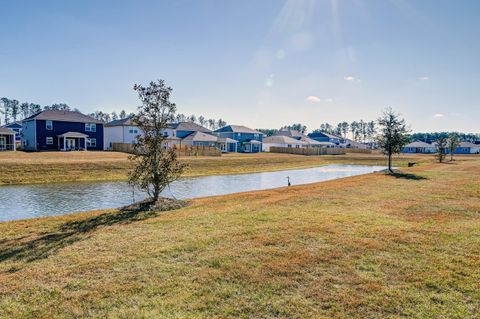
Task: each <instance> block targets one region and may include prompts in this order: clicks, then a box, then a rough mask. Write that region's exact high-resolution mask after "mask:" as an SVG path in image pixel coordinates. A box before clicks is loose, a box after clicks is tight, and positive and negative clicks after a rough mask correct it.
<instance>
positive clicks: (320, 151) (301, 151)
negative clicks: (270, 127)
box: [270, 146, 345, 155]
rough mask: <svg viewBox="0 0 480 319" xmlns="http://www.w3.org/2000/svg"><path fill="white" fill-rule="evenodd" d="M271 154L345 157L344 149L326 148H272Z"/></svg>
mask: <svg viewBox="0 0 480 319" xmlns="http://www.w3.org/2000/svg"><path fill="white" fill-rule="evenodd" d="M270 152H271V153H286V154H296V155H344V154H345V149H344V148H326V147H308V148H293V147H278V146H271V147H270Z"/></svg>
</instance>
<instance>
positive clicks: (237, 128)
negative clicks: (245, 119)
mask: <svg viewBox="0 0 480 319" xmlns="http://www.w3.org/2000/svg"><path fill="white" fill-rule="evenodd" d="M215 132H233V133H251V134H261V135H263V133H262V132H259V131H257V130H254V129H251V128H249V127H246V126H243V125H227V126H224V127H222V128H220V129H218V130H216V131H215Z"/></svg>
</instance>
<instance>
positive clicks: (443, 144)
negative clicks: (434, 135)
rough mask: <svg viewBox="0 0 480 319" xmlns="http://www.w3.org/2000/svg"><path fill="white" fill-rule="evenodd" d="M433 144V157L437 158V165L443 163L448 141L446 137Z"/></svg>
mask: <svg viewBox="0 0 480 319" xmlns="http://www.w3.org/2000/svg"><path fill="white" fill-rule="evenodd" d="M435 142H436V144H437V154H436V155H435V157H436V158H437V160H438V162H439V163H443V161H444V160H445V157H446V155H447V143H448V139H447V138H446V137H441V138H439V139H438V140H436V141H435Z"/></svg>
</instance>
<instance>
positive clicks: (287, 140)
mask: <svg viewBox="0 0 480 319" xmlns="http://www.w3.org/2000/svg"><path fill="white" fill-rule="evenodd" d="M263 143H264V144H265V143H273V144H299V145H306V144H307V142H304V141H300V140H297V139H294V138H291V137H290V136H286V135H272V136H269V137H265V138H264V139H263Z"/></svg>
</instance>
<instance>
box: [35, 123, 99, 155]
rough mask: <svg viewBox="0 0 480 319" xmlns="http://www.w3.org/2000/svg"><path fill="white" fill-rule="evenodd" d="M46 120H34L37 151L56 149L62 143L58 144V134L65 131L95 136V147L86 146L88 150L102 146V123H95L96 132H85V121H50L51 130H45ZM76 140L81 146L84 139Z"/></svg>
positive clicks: (90, 136)
mask: <svg viewBox="0 0 480 319" xmlns="http://www.w3.org/2000/svg"><path fill="white" fill-rule="evenodd" d="M46 122H47V121H46V120H36V139H37V143H36V144H37V145H36V146H37V147H36V150H38V151H48V150H58V149H59V148H60V147H63V145H60V147H59V145H58V142H59V139H58V135H61V134H64V133H67V132H78V133H83V134H86V135H88V137H89V138H95V139H96V140H97V141H96V142H97V143H96V146H95V147H88V150H98V151H100V150H103V147H104V141H103V140H104V135H103V134H104V132H103V124H99V123H97V124H96V126H97V129H96V132H87V131H85V123H81V122H63V121H52V123H53V127H52V130H47V128H46ZM47 137H52V138H53V144H51V145H48V144H47ZM78 142H79V143H80V144H79V147H81V148H83V147H84V146H85V145H83V143H84V141H83V139H79V140H78Z"/></svg>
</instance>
